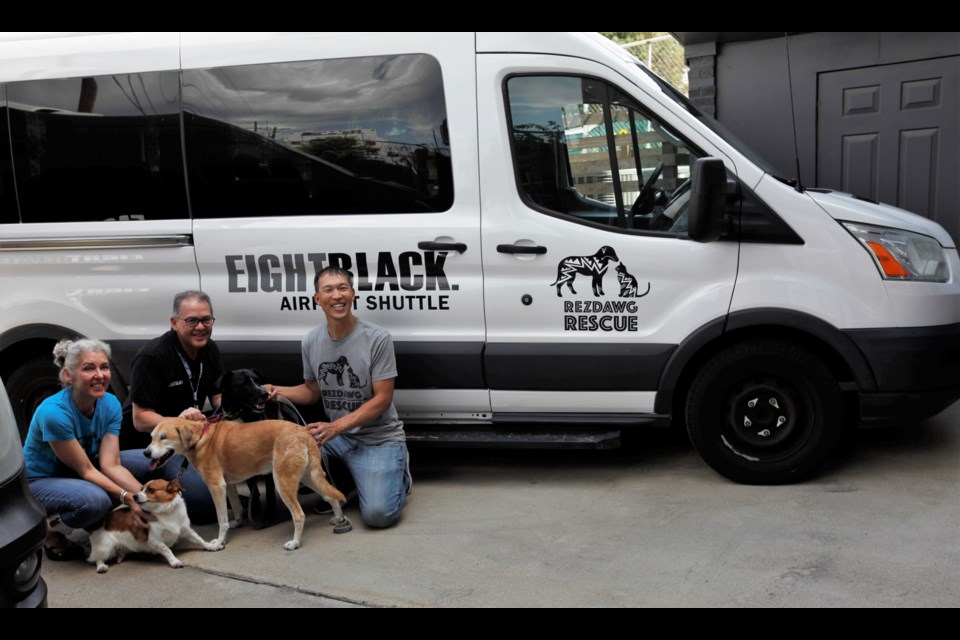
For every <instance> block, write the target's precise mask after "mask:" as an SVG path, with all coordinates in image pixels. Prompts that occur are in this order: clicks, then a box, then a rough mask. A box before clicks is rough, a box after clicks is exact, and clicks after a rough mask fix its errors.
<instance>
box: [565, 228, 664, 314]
mask: <svg viewBox="0 0 960 640" xmlns="http://www.w3.org/2000/svg"><path fill="white" fill-rule="evenodd" d="M611 262H618V263H620V264H618V265H617V268H616V269H615V271H616V273H617V283H618V284H619V285H620V292H619V297H620V298H622V299H621V300H610V301H606V302H604V301H600V300H576V301H574V300H564V301H563V313H564V316H563V329H564V331H637V324H638V323H637V310H638V308H639V305H638V304H637V302H636V301H635V300H632V298H642V297H643V296H645V295H647V294H648V293H650V283H649V282H648V283H647V286H646V289H644V291H643V293H640V286H639V282H638V281H637V278H636V277H635V276H633V275H631V274H630V273H629V272H627V267H626V265H625V264H623V263H622V262H620V258H619V256H617V252H616V251H614V250H613V247H606V246H605V247H600V250H599V251H597V252H596V253H595V254H593V255H592V256H570V257H568V258H564V259H563V260H561V261H560V264H558V265H557V279H556V281H555V282H553V283H552V284H551V285H550V286H551V287H554V286H555V287H556V288H557V296H558V297H560V298H562V297H563V285H567V288H568V289H570V293H572V294H573V295H577V292H576V290H575V289H574V288H573V281H574V280H576V278H577V276H578V275H582V276H589V277H590V288H591V290H592V291H593V295H594V297H595V298H599V297H602V296H604V295H605V294H604V292H603V277H604V275H606V273H607V271H608V270H609V268H610V263H611Z"/></svg>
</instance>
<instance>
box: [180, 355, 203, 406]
mask: <svg viewBox="0 0 960 640" xmlns="http://www.w3.org/2000/svg"><path fill="white" fill-rule="evenodd" d="M176 352H177V355H178V356H180V362H181V363H183V370H184V371H186V372H187V385H189V387H190V391H191V393H193V407H194V408H195V409H199V408H200V402H199V400H198V399H197V394H198V393H199V391H200V378H202V377H203V362H200V373H199V374H198V375H197V384H196V385H194V384H193V372H192V371H190V363H188V362H187V359H186V358H184V357H183V354H182V353H180V350H179V349H177V350H176Z"/></svg>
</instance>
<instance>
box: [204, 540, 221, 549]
mask: <svg viewBox="0 0 960 640" xmlns="http://www.w3.org/2000/svg"><path fill="white" fill-rule="evenodd" d="M203 548H204V549H206V550H207V551H220V550H222V549H223V545H222V544H219V543H217V542H204V543H203Z"/></svg>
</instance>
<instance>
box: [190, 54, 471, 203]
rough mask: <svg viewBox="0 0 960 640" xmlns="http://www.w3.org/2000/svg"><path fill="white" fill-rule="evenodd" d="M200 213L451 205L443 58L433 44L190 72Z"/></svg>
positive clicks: (194, 193) (195, 198)
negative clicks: (412, 51)
mask: <svg viewBox="0 0 960 640" xmlns="http://www.w3.org/2000/svg"><path fill="white" fill-rule="evenodd" d="M183 85H184V87H183V92H184V94H183V99H184V104H183V109H184V121H185V123H186V150H187V165H188V167H189V176H190V195H191V202H192V205H193V214H194V216H195V217H197V218H209V217H234V216H243V217H246V216H271V215H298V214H301V215H310V214H339V213H405V212H411V213H412V212H432V211H444V210H446V209H448V208H450V206H451V204H452V203H453V179H452V175H451V169H450V145H449V140H448V134H447V120H446V117H447V116H446V106H445V102H444V94H443V81H442V77H441V73H440V65H439V63H438V62H437V61H436V60H435V59H434V58H432V57H431V56H427V55H398V56H381V57H369V58H349V59H339V60H323V61H307V62H288V63H279V64H260V65H248V66H238V67H225V68H216V69H198V70H185V71H184V72H183Z"/></svg>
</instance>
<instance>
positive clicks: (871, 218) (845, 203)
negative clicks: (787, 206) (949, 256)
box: [805, 189, 956, 249]
mask: <svg viewBox="0 0 960 640" xmlns="http://www.w3.org/2000/svg"><path fill="white" fill-rule="evenodd" d="M805 193H806V194H807V195H809V196H810V197H811V198H813V200H814V202H816V203H817V204H818V205H820V208H821V209H823V210H824V211H826V212H827V213H828V214H829V215H830V216H832V217H833V218H834V219H835V220H846V221H848V222H861V223H863V224H873V225H877V226H879V227H890V228H893V229H903V230H905V231H913V232H914V233H920V234H923V235H925V236H930V237H931V238H936V240H937V242H939V243H940V245H941V246H942V247H944V248H947V249H951V248H955V247H956V243H955V242H954V241H953V238H951V237H950V234H949V233H947V231H946V230H945V229H944V228H943V227H941V226H940V225H939V224H937V223H936V222H934V221H933V220H929V219H927V218H924V217H923V216H918V215H917V214H915V213H910V212H909V211H904V210H903V209H898V208H897V207H891V206H890V205H888V204H883V203H877V202H871V201H869V200H863V199H861V198H858V197H856V196H854V195H852V194H849V193H843V192H842V191H830V190H827V189H807V190H806V191H805Z"/></svg>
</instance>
